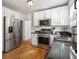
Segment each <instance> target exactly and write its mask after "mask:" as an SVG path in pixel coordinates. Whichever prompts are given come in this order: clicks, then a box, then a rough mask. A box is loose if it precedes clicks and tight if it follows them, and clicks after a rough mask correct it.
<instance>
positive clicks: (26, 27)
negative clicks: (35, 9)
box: [23, 14, 32, 41]
mask: <svg viewBox="0 0 79 59" xmlns="http://www.w3.org/2000/svg"><path fill="white" fill-rule="evenodd" d="M31 19H32V17H31V14H28V15H26V20H23V40H24V41H26V40H29V39H31Z"/></svg>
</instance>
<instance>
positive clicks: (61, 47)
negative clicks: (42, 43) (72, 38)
mask: <svg viewBox="0 0 79 59" xmlns="http://www.w3.org/2000/svg"><path fill="white" fill-rule="evenodd" d="M71 47H72V45H71V43H70V42H69V41H62V39H61V40H59V39H58V38H54V40H53V43H52V46H51V47H50V48H49V49H48V53H47V55H46V58H45V59H70V58H71V57H70V53H72V51H71ZM72 54H73V53H72ZM73 56H74V58H75V59H77V57H76V56H75V54H73Z"/></svg>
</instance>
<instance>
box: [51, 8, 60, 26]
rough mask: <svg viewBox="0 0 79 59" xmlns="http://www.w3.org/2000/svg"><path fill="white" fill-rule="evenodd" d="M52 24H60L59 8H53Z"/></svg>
mask: <svg viewBox="0 0 79 59" xmlns="http://www.w3.org/2000/svg"><path fill="white" fill-rule="evenodd" d="M52 25H60V19H59V8H54V9H52Z"/></svg>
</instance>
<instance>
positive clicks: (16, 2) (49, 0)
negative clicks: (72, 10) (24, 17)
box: [2, 0, 68, 14]
mask: <svg viewBox="0 0 79 59" xmlns="http://www.w3.org/2000/svg"><path fill="white" fill-rule="evenodd" d="M2 3H3V6H6V7H8V8H11V9H14V10H16V11H19V12H21V13H24V14H27V13H29V12H32V11H35V10H41V9H46V8H51V7H55V6H59V5H64V4H67V3H68V0H34V5H33V6H28V5H27V0H2Z"/></svg>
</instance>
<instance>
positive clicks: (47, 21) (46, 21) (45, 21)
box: [39, 19, 51, 26]
mask: <svg viewBox="0 0 79 59" xmlns="http://www.w3.org/2000/svg"><path fill="white" fill-rule="evenodd" d="M50 25H51V19H41V20H40V21H39V26H50Z"/></svg>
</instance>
